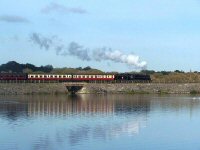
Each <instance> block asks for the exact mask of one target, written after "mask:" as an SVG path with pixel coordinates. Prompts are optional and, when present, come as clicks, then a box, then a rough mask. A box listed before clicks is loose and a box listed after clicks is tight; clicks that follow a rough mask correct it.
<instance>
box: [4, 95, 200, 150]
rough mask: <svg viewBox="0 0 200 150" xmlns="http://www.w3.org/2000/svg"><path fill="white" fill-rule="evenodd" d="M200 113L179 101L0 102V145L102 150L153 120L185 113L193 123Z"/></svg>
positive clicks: (188, 101)
mask: <svg viewBox="0 0 200 150" xmlns="http://www.w3.org/2000/svg"><path fill="white" fill-rule="evenodd" d="M199 108H200V100H198V98H194V97H180V96H177V97H176V96H173V97H172V96H171V97H170V96H167V97H164V96H149V95H134V96H133V95H79V96H73V97H71V96H65V95H63V96H41V95H40V96H21V97H20V96H15V97H10V96H9V97H6V96H1V97H0V134H1V135H3V136H4V137H6V138H4V139H0V145H2V144H3V143H4V146H3V148H4V149H12V148H13V147H14V148H13V149H17V147H16V146H15V145H18V149H37V150H38V149H67V148H68V149H70V148H75V149H88V148H89V146H92V145H93V144H96V145H100V147H102V144H103V143H105V142H112V141H115V140H117V139H120V140H122V141H123V142H126V141H124V140H123V139H124V138H125V139H127V138H128V137H130V138H131V137H137V136H139V135H140V132H141V131H142V130H143V129H145V128H146V127H148V120H151V121H152V120H153V119H152V118H153V116H157V114H158V117H159V116H160V115H161V114H162V113H167V115H169V114H174V113H176V114H177V113H178V112H180V114H184V115H185V114H188V112H189V114H190V117H191V116H192V114H193V111H195V113H197V112H198V111H199ZM22 133H23V135H22V137H21V138H20V139H18V140H16V139H17V137H18V136H20V135H21V134H22ZM26 134H27V135H29V136H26ZM30 135H31V136H30ZM10 143H11V144H10ZM102 148H103V147H102ZM0 149H1V148H0Z"/></svg>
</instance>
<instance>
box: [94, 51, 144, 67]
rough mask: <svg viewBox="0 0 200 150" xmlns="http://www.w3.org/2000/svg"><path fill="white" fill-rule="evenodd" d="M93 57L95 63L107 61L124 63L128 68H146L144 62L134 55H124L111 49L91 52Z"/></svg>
mask: <svg viewBox="0 0 200 150" xmlns="http://www.w3.org/2000/svg"><path fill="white" fill-rule="evenodd" d="M93 56H94V59H95V60H96V61H102V60H108V61H113V62H118V63H124V64H127V65H128V66H134V67H136V68H145V67H146V66H147V62H146V61H141V60H140V57H139V56H137V55H134V54H124V53H123V52H121V51H118V50H115V51H113V50H112V49H106V48H102V49H97V50H95V51H93Z"/></svg>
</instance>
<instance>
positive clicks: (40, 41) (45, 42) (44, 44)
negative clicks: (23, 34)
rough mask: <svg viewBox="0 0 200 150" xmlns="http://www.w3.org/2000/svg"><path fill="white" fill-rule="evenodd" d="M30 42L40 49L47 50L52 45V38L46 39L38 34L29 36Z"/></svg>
mask: <svg viewBox="0 0 200 150" xmlns="http://www.w3.org/2000/svg"><path fill="white" fill-rule="evenodd" d="M30 41H32V42H33V43H34V44H36V45H39V46H40V48H41V49H43V48H44V49H45V50H48V49H49V48H50V47H51V46H52V45H53V40H52V38H46V37H43V36H41V35H40V34H38V33H33V34H31V35H30Z"/></svg>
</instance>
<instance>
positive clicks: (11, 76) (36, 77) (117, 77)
mask: <svg viewBox="0 0 200 150" xmlns="http://www.w3.org/2000/svg"><path fill="white" fill-rule="evenodd" d="M0 80H1V81H2V80H5V81H10V80H16V81H20V80H29V81H59V82H71V81H72V82H73V81H76V82H81V81H82V82H90V81H134V82H150V81H151V78H150V76H149V75H144V74H127V73H123V74H98V75H96V74H89V75H86V74H26V73H0Z"/></svg>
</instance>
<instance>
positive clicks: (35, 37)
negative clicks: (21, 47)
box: [30, 33, 91, 61]
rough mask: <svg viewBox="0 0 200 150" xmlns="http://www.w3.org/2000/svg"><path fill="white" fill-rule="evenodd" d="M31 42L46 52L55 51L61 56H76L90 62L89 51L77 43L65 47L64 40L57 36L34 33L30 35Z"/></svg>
mask: <svg viewBox="0 0 200 150" xmlns="http://www.w3.org/2000/svg"><path fill="white" fill-rule="evenodd" d="M30 41H31V42H32V43H34V44H35V45H38V46H39V47H40V49H45V50H49V49H52V50H55V52H56V55H60V56H67V55H70V56H75V57H77V58H78V59H80V60H83V61H90V60H91V58H90V56H89V52H88V51H89V50H88V49H87V48H84V47H83V46H81V45H79V44H78V43H76V42H71V43H70V44H69V45H68V46H65V45H64V44H63V43H61V41H62V40H59V39H58V38H57V36H52V37H44V36H42V35H40V34H38V33H32V34H31V35H30Z"/></svg>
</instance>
